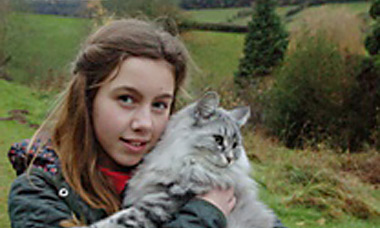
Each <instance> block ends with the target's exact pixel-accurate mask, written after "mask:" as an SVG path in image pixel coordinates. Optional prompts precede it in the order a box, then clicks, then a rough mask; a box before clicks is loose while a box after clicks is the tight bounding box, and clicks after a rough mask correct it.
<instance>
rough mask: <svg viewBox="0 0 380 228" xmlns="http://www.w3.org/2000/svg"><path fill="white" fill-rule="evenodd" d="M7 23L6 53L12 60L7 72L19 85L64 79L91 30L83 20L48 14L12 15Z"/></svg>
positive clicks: (88, 23) (88, 24)
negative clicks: (51, 78)
mask: <svg viewBox="0 0 380 228" xmlns="http://www.w3.org/2000/svg"><path fill="white" fill-rule="evenodd" d="M9 21H10V24H9V29H8V31H9V32H8V34H7V36H8V41H7V47H6V51H7V53H9V54H10V55H11V57H12V59H11V61H10V62H9V66H8V72H9V74H10V75H11V76H12V78H13V79H14V80H16V81H19V82H23V83H28V82H30V81H33V80H35V79H37V80H40V79H45V80H46V79H48V78H49V77H56V76H59V77H62V76H65V75H66V73H67V72H68V71H69V69H70V61H71V60H73V59H74V57H75V55H76V53H77V51H78V49H79V44H80V42H81V41H82V40H83V37H85V35H86V34H88V32H89V31H90V28H91V26H90V25H91V23H90V22H89V21H88V20H85V19H74V18H61V17H55V16H50V15H32V14H30V15H25V14H12V15H11V16H10V19H9Z"/></svg>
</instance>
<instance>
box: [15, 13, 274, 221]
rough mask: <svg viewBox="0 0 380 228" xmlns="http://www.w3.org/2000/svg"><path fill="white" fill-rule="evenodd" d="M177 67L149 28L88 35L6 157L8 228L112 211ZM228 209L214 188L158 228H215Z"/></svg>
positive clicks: (165, 37)
mask: <svg viewBox="0 0 380 228" xmlns="http://www.w3.org/2000/svg"><path fill="white" fill-rule="evenodd" d="M187 61H188V54H187V51H186V49H185V47H184V46H183V44H182V43H181V42H180V41H179V40H178V39H177V38H176V37H174V36H172V35H170V34H169V33H167V32H165V31H164V30H162V29H160V28H159V27H157V26H155V25H154V24H152V23H148V22H144V21H139V20H134V19H129V20H119V21H114V22H111V23H109V24H107V25H105V26H103V27H101V28H100V29H99V30H98V31H96V32H95V33H94V34H93V35H91V36H90V37H89V38H88V40H87V41H86V42H85V44H84V46H83V48H82V50H81V51H80V53H79V55H78V56H77V59H76V61H75V62H74V66H73V72H72V80H71V82H70V83H69V85H68V88H67V90H66V91H65V92H64V94H63V96H62V97H61V99H60V101H59V103H58V104H57V106H56V108H55V109H54V110H53V111H52V113H51V114H50V116H49V117H48V119H47V120H46V121H45V122H44V123H43V124H42V125H41V127H40V129H39V130H38V131H37V132H36V134H35V136H34V137H33V139H32V141H31V142H30V145H32V146H31V147H30V148H28V150H27V149H26V145H27V144H28V143H29V141H25V142H23V143H18V144H15V145H13V146H12V148H11V150H10V152H9V158H10V160H11V162H12V164H13V166H14V168H15V169H16V170H17V174H19V176H18V178H17V179H16V180H15V181H14V183H13V184H12V187H11V191H10V195H9V200H8V204H9V215H10V220H11V224H12V227H13V228H19V227H20V228H21V227H23V228H24V227H63V226H70V223H71V222H79V223H82V224H83V223H84V224H87V225H90V224H92V223H94V222H96V221H98V220H100V219H102V218H105V217H107V216H108V215H111V214H113V213H115V212H116V211H118V210H120V205H121V199H122V195H123V190H124V188H125V183H127V181H128V179H129V178H130V177H131V175H133V170H134V168H135V167H136V166H137V165H138V164H139V163H141V162H143V157H144V155H145V154H146V153H149V151H150V150H151V149H152V148H153V147H154V145H155V144H156V143H157V141H158V140H159V138H160V135H161V133H162V132H163V130H164V128H165V126H166V123H167V121H168V119H169V117H170V114H171V112H172V111H173V108H174V105H175V101H176V96H177V92H178V91H179V89H180V88H181V86H182V85H183V82H184V80H185V78H186V74H187ZM29 163H31V164H32V165H30V166H29V167H30V170H29V171H28V172H24V171H25V170H26V167H27V166H28V164H29ZM235 200H236V199H235V197H234V194H233V189H230V190H219V189H215V190H213V191H211V192H209V193H207V194H205V195H201V196H197V197H196V199H194V200H192V201H190V202H189V203H187V204H186V205H185V206H184V207H183V208H182V209H181V210H180V211H179V212H178V214H177V215H176V216H175V219H173V221H171V222H170V223H168V224H165V225H164V226H163V227H167V228H170V227H173V228H175V227H177V228H182V227H183V228H185V227H189V228H196V227H210V228H214V227H215V228H217V227H225V223H226V220H225V216H226V215H228V214H229V213H230V211H231V210H232V209H233V207H234V205H235ZM70 221H71V222H70ZM278 227H281V226H280V225H279V226H278Z"/></svg>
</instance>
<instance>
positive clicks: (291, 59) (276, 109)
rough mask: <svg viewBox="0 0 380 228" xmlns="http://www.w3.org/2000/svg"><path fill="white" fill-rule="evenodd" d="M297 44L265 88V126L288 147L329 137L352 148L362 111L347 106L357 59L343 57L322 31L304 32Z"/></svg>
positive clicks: (354, 87) (353, 87)
mask: <svg viewBox="0 0 380 228" xmlns="http://www.w3.org/2000/svg"><path fill="white" fill-rule="evenodd" d="M296 50H297V51H295V52H293V53H291V54H289V55H288V56H287V58H286V59H285V62H284V66H283V67H282V68H281V69H279V70H278V71H277V72H276V73H275V76H276V81H275V83H274V85H273V87H272V88H271V89H270V90H269V91H268V92H267V94H266V99H265V100H266V107H265V112H264V121H265V124H266V126H267V127H268V128H269V129H270V131H271V132H272V133H274V134H275V135H277V136H279V137H280V139H281V140H282V141H283V142H285V144H286V145H287V146H288V147H297V146H303V145H305V143H311V144H312V145H316V144H318V143H320V142H328V143H330V145H332V146H334V147H339V148H342V149H343V150H346V149H353V148H356V145H353V143H354V142H355V143H356V141H357V140H356V138H357V137H361V135H360V136H357V135H356V132H355V130H357V129H358V128H360V127H362V124H363V123H362V122H361V120H362V118H361V117H360V114H361V113H362V112H361V110H353V109H351V108H352V107H351V106H352V101H351V100H350V99H351V98H352V95H353V94H355V91H358V83H357V82H356V79H355V76H356V75H357V72H358V69H359V67H360V64H359V63H360V60H358V59H357V58H344V57H343V56H342V55H341V53H340V52H339V49H338V47H337V46H336V45H334V44H332V43H331V42H329V41H328V40H327V39H326V37H325V36H324V35H323V33H321V34H317V35H313V36H305V37H304V39H302V40H300V41H299V42H298V44H297V46H296ZM360 141H362V140H360Z"/></svg>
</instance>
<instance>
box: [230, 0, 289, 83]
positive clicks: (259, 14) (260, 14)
mask: <svg viewBox="0 0 380 228" xmlns="http://www.w3.org/2000/svg"><path fill="white" fill-rule="evenodd" d="M287 38H288V33H287V32H286V31H285V29H284V27H283V25H282V23H281V20H280V17H279V16H278V15H277V14H276V12H275V1H274V0H257V1H255V5H254V10H253V14H252V20H251V21H250V22H249V24H248V34H247V36H246V39H245V46H244V57H243V58H242V59H240V64H239V69H238V72H237V73H236V75H235V76H236V79H237V82H239V81H240V79H248V80H251V79H253V78H256V77H259V76H264V75H267V74H269V73H270V72H271V70H272V68H273V67H274V66H275V65H276V64H278V63H279V62H280V61H281V60H282V59H283V56H284V53H285V50H286V47H287V45H288V40H287Z"/></svg>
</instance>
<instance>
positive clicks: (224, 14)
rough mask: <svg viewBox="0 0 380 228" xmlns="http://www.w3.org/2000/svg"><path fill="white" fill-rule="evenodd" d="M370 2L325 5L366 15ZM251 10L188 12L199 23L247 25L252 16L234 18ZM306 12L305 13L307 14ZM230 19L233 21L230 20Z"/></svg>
mask: <svg viewBox="0 0 380 228" xmlns="http://www.w3.org/2000/svg"><path fill="white" fill-rule="evenodd" d="M370 4H371V3H370V2H354V3H340V4H338V3H332V4H325V5H328V6H329V7H347V8H349V9H350V10H352V11H353V12H354V13H356V14H362V13H364V14H366V13H367V12H368V10H369V7H370ZM318 7H321V6H315V7H310V8H309V9H308V10H312V9H313V8H318ZM291 8H293V7H292V6H286V7H278V8H277V13H278V14H279V15H280V16H284V15H285V14H286V12H287V11H288V10H289V9H291ZM247 10H249V7H247V8H230V9H206V10H189V11H187V12H188V14H189V15H191V16H192V18H193V19H194V20H196V21H199V22H213V23H226V22H230V23H234V24H240V25H243V24H247V23H248V21H249V20H250V16H246V17H243V18H235V19H233V17H234V16H235V15H236V14H237V13H238V12H239V11H247ZM306 11H307V10H306ZM306 11H305V12H306ZM228 19H233V20H229V21H228Z"/></svg>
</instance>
